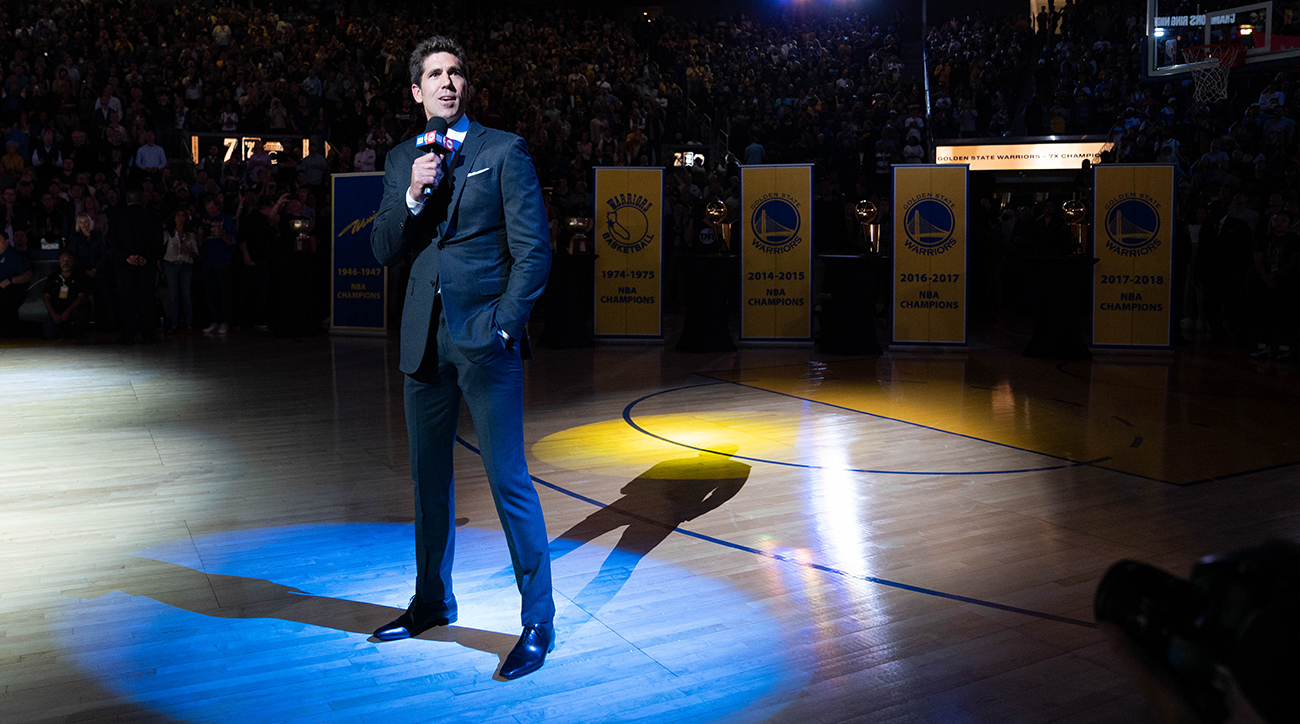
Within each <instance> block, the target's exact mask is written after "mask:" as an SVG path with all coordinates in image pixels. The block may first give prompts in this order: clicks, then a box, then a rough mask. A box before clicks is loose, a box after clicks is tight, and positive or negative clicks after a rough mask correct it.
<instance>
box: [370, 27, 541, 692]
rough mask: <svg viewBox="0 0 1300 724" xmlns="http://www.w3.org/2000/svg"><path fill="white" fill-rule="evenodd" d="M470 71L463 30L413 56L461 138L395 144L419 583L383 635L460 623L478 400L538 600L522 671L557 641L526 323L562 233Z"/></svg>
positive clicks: (414, 79) (523, 155)
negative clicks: (460, 460)
mask: <svg viewBox="0 0 1300 724" xmlns="http://www.w3.org/2000/svg"><path fill="white" fill-rule="evenodd" d="M468 78H469V73H468V68H467V65H466V59H465V51H464V50H463V49H462V48H461V47H460V45H459V44H458V43H456V42H455V41H454V40H451V39H449V38H444V37H433V38H430V39H428V40H426V41H424V42H423V43H421V44H420V45H419V46H418V47H417V48H416V49H415V52H413V53H412V54H411V94H412V96H413V97H414V98H415V102H416V103H418V104H420V105H421V106H423V108H424V113H425V117H426V118H429V119H432V118H433V117H434V116H438V117H441V118H444V119H446V121H447V126H448V134H447V135H448V136H450V137H451V139H452V140H453V142H455V143H456V144H457V148H456V150H455V151H454V152H452V153H450V154H448V155H447V156H445V157H444V156H440V155H438V154H435V153H422V152H420V151H419V150H417V149H416V147H415V142H414V140H408V141H406V142H405V143H402V144H401V145H399V146H397V147H396V148H394V149H393V150H392V151H390V152H389V154H388V157H387V159H386V161H385V171H386V173H385V175H384V199H383V202H382V204H381V206H380V209H379V213H378V215H377V216H376V217H375V222H374V227H373V229H372V232H371V236H370V243H371V247H372V249H373V250H374V252H375V257H376V258H377V259H378V260H379V261H380V262H381V263H383V264H386V265H391V264H395V263H397V262H398V261H400V260H401V259H402V258H403V256H404V255H405V254H406V253H407V252H410V253H412V254H414V256H415V260H414V263H413V264H412V266H411V277H410V281H409V283H408V284H407V291H406V301H405V307H404V310H403V313H402V352H401V363H400V368H401V370H402V372H404V373H406V375H407V376H406V381H405V398H404V402H405V406H406V425H407V433H408V437H409V444H410V455H411V477H412V478H413V479H414V481H415V553H416V567H417V574H416V575H417V579H416V589H415V590H416V593H415V597H414V598H412V599H411V604H410V606H409V607H408V608H407V610H406V612H405V613H403V614H402V615H401V616H399V617H398V618H397V619H396V620H395V621H393V622H391V623H389V624H388V625H386V626H383V627H381V628H379V629H378V630H376V631H375V637H376V638H379V639H381V640H393V639H400V638H406V637H408V636H415V635H418V634H419V633H421V632H422V631H424V630H426V629H428V628H431V627H433V626H440V625H441V626H445V625H448V624H450V623H451V622H453V621H455V620H456V614H457V610H456V599H455V596H453V595H452V589H451V566H452V554H453V548H454V538H455V525H454V520H455V507H454V505H453V466H452V450H453V446H454V444H455V438H456V423H457V417H458V415H459V412H460V403H461V398H462V396H463V397H464V399H465V400H466V402H468V404H469V408H470V414H471V415H472V417H473V420H474V429H475V432H476V433H477V434H478V442H479V447H480V448H481V449H482V456H483V464H484V467H485V469H486V470H487V476H488V482H489V484H490V485H491V487H492V495H493V499H494V500H495V501H496V506H497V512H498V514H499V515H500V518H501V524H502V527H503V528H504V529H505V534H506V542H507V544H508V545H509V548H510V558H511V562H512V563H513V564H514V570H515V581H516V583H517V584H518V587H519V592H520V594H521V596H522V598H523V605H522V615H521V620H522V623H523V627H524V630H523V634H522V635H521V636H520V638H519V642H518V644H516V645H515V647H514V649H513V650H512V651H511V652H510V654H509V655H508V656H507V657H506V660H505V661H504V662H503V663H502V665H501V670H500V675H501V676H502V677H504V678H507V679H513V678H517V677H519V676H523V675H525V674H528V673H531V672H533V671H536V670H537V669H538V668H540V667H541V666H542V664H543V663H544V661H545V659H546V654H547V652H548V651H549V650H551V648H553V646H554V642H555V631H554V626H553V623H552V621H553V619H554V615H555V603H554V601H553V600H552V597H551V569H550V565H551V562H550V553H549V550H548V540H547V534H546V522H545V520H544V519H543V517H542V508H541V503H540V501H539V500H538V497H537V491H536V489H535V488H534V487H533V483H532V479H531V478H530V477H529V475H528V466H527V462H526V461H525V459H524V439H523V366H522V359H523V358H525V357H527V356H528V338H527V336H526V334H525V331H524V324H525V323H526V322H527V321H528V314H529V312H530V310H531V309H532V307H533V303H534V302H536V301H537V298H538V297H539V296H540V295H541V293H542V288H543V287H544V286H545V285H546V278H547V273H548V272H549V270H550V259H551V255H550V235H549V231H548V227H547V221H546V212H545V208H544V206H543V204H542V193H541V188H540V186H539V184H538V182H537V173H536V170H535V169H534V168H533V164H532V160H531V159H530V158H529V156H528V151H527V148H526V146H525V144H524V140H523V139H522V138H519V137H518V136H515V135H513V134H510V133H504V132H501V131H495V130H491V129H488V128H484V127H483V126H481V125H479V124H478V123H475V122H473V121H470V120H469V119H468V118H467V117H466V116H465V107H466V105H467V103H468V100H469V97H470V94H471V92H472V91H471V89H470V85H469V80H468Z"/></svg>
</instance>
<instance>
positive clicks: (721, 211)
mask: <svg viewBox="0 0 1300 724" xmlns="http://www.w3.org/2000/svg"><path fill="white" fill-rule="evenodd" d="M704 215H705V216H708V217H709V225H710V226H712V227H713V234H714V238H716V239H717V240H718V244H719V246H718V253H720V254H726V253H727V252H728V251H730V249H731V224H727V223H724V222H723V219H726V218H727V204H726V203H725V202H723V200H722V199H719V198H713V199H710V200H709V203H707V204H705V205H704Z"/></svg>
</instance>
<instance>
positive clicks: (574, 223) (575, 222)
mask: <svg viewBox="0 0 1300 724" xmlns="http://www.w3.org/2000/svg"><path fill="white" fill-rule="evenodd" d="M592 223H593V222H592V220H591V219H590V218H587V217H582V216H574V217H571V218H570V219H569V231H571V232H573V235H572V236H570V237H569V255H570V256H574V255H577V254H590V253H591V244H589V243H588V238H587V232H588V231H591V227H592Z"/></svg>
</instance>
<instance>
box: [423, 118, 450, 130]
mask: <svg viewBox="0 0 1300 724" xmlns="http://www.w3.org/2000/svg"><path fill="white" fill-rule="evenodd" d="M430 131H437V132H438V133H446V132H447V119H446V118H443V117H442V116H434V117H433V118H430V119H429V123H428V124H427V125H425V127H424V132H425V133H428V132H430Z"/></svg>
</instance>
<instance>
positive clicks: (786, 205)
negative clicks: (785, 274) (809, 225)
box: [749, 193, 803, 254]
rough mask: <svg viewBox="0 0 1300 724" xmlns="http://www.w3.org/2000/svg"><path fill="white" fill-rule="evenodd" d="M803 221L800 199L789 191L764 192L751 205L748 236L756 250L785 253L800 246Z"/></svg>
mask: <svg viewBox="0 0 1300 724" xmlns="http://www.w3.org/2000/svg"><path fill="white" fill-rule="evenodd" d="M802 225H803V216H802V215H801V214H800V213H799V202H798V201H797V200H796V199H795V198H794V197H793V196H790V195H789V194H781V193H772V194H767V195H765V196H763V197H761V198H759V199H758V200H757V201H755V202H754V203H753V204H752V205H751V206H750V216H749V228H750V232H751V233H750V236H751V237H752V243H753V244H754V248H755V249H758V250H759V251H764V252H767V253H768V254H784V253H786V252H787V251H790V250H791V249H794V248H795V247H797V246H799V244H801V243H802V242H803V237H802V236H800V235H799V229H800V227H801V226H802Z"/></svg>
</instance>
